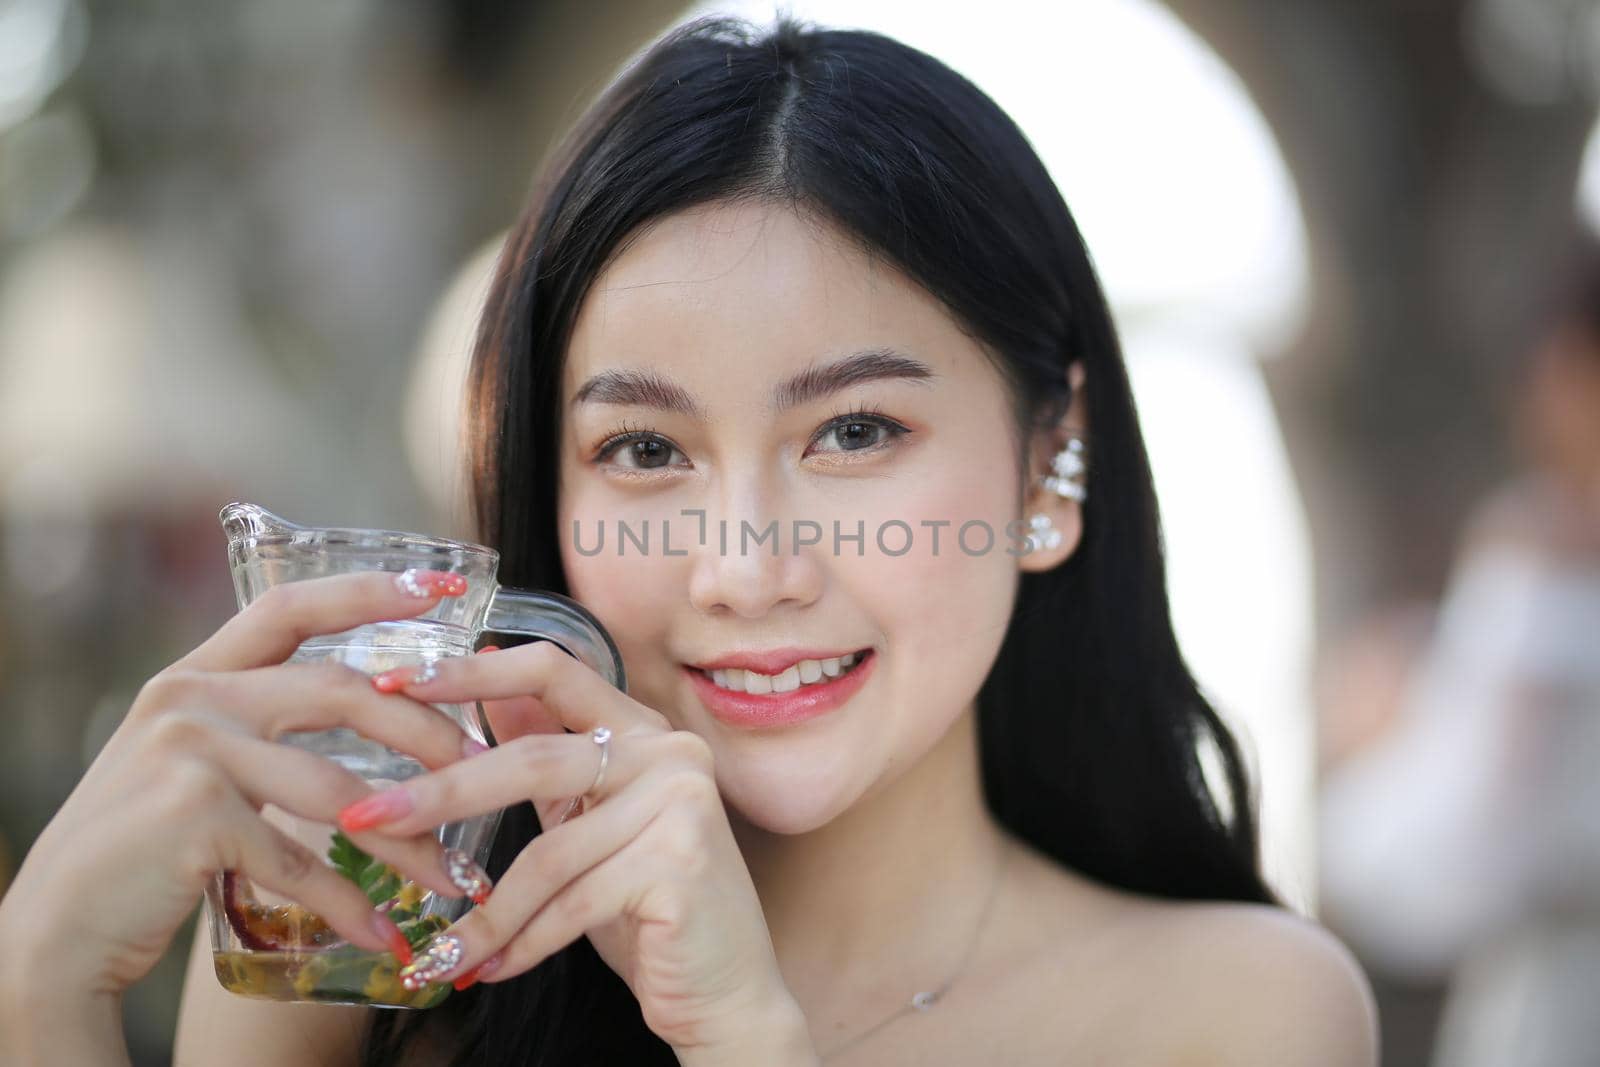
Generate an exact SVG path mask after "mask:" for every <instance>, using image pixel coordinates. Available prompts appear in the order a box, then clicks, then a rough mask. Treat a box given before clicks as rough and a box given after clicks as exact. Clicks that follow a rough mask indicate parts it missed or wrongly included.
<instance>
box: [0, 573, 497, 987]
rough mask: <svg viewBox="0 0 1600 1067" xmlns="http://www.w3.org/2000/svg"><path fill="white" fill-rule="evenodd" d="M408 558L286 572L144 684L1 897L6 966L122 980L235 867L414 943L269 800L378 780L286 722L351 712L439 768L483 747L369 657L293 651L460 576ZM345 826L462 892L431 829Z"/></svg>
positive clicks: (369, 932) (361, 931)
mask: <svg viewBox="0 0 1600 1067" xmlns="http://www.w3.org/2000/svg"><path fill="white" fill-rule="evenodd" d="M410 573H411V574H412V575H413V576H414V578H415V579H416V580H415V581H414V582H411V583H405V582H401V581H399V580H397V577H396V575H394V574H392V573H383V572H367V573H361V574H347V575H336V576H332V577H326V578H317V579H311V580H307V581H301V582H294V583H290V584H286V585H281V586H277V587H275V588H273V589H271V590H269V591H268V592H267V593H265V594H264V595H263V596H261V597H260V598H259V599H258V600H256V601H255V602H253V603H252V604H251V605H250V607H248V608H247V609H245V610H244V611H241V612H240V613H239V614H237V615H235V616H234V617H233V618H232V619H230V620H229V621H228V622H227V623H226V624H225V625H224V626H223V627H222V628H221V629H219V630H218V631H217V632H216V633H215V634H213V635H212V636H211V637H210V638H209V639H208V640H207V641H206V642H205V643H204V644H203V645H201V646H200V647H199V648H197V649H195V651H194V652H192V653H190V654H189V655H188V656H185V657H184V658H183V659H182V660H179V661H178V662H177V663H175V664H173V665H172V666H171V667H168V668H167V669H166V670H163V671H162V672H161V673H160V674H158V675H156V676H155V677H154V678H152V679H151V680H150V681H149V682H148V683H147V684H146V685H145V686H144V687H143V689H142V690H141V691H140V693H139V696H138V698H137V699H136V700H135V701H134V704H133V706H132V708H130V709H129V711H128V714H127V716H126V717H125V718H124V719H123V721H122V724H121V725H120V726H119V727H118V728H117V731H116V732H115V733H114V734H113V735H112V737H111V739H110V740H109V741H108V742H107V743H106V745H105V747H104V749H102V751H101V752H100V754H99V756H98V757H97V758H96V759H95V761H94V763H93V764H92V765H91V766H90V767H89V769H88V771H87V772H86V773H85V774H84V776H83V779H82V780H81V781H80V782H79V783H78V785H77V787H76V788H75V789H74V790H73V791H72V794H71V795H70V796H69V797H68V798H67V801H66V803H65V804H64V805H62V807H61V810H60V811H59V812H57V814H56V816H55V818H54V819H53V820H52V821H51V822H50V824H49V825H48V826H47V827H46V828H45V830H44V832H43V834H41V835H40V837H39V839H38V841H37V842H36V843H35V844H34V846H33V848H32V850H31V851H30V852H29V853H28V855H27V858H26V859H25V861H24V862H23V864H22V867H21V869H20V870H19V871H18V872H17V876H16V879H15V881H14V882H13V883H12V885H11V888H10V890H9V892H8V893H7V894H6V896H5V898H4V900H3V901H0V944H4V945H5V946H6V951H7V955H8V956H9V957H10V959H9V961H8V962H7V976H6V977H7V981H8V982H11V981H13V980H14V981H15V982H16V983H17V984H18V985H20V986H26V987H30V988H34V989H37V990H38V991H39V993H40V995H41V996H44V997H49V998H51V999H52V1001H56V1002H59V998H62V997H74V996H82V997H98V998H102V999H103V998H105V997H106V996H107V995H113V996H115V995H119V994H120V993H121V992H122V991H123V990H125V989H126V988H127V987H128V986H129V985H131V984H132V983H133V982H135V981H138V980H139V979H140V978H142V977H143V976H144V975H145V974H147V973H148V972H149V971H150V969H151V968H152V967H153V966H154V965H155V963H156V961H157V960H158V959H159V958H160V957H161V955H162V953H163V952H164V951H165V950H166V948H167V946H168V944H169V943H170V942H171V940H172V939H173V937H174V936H175V935H176V933H177V931H178V929H179V927H180V926H182V924H183V922H184V920H185V919H186V918H187V917H188V916H189V914H190V912H191V911H192V910H193V908H194V905H195V902H196V900H197V899H198V898H199V897H200V896H201V894H202V893H203V892H204V890H205V888H206V886H207V884H208V883H209V882H210V881H211V879H212V877H213V876H214V875H215V874H216V873H217V872H219V871H223V870H235V871H239V872H240V873H241V874H243V875H244V876H245V877H247V878H249V879H250V880H252V881H253V882H255V883H256V884H259V885H261V886H264V887H266V888H267V889H269V890H271V891H273V892H275V893H278V894H281V895H283V896H285V897H289V898H291V899H293V900H294V901H296V902H298V903H300V904H302V905H304V906H305V907H306V908H308V909H310V910H311V911H313V912H315V913H316V914H317V915H320V916H321V917H323V918H324V919H326V920H327V921H328V924H329V925H330V926H331V927H333V929H334V930H335V931H336V932H337V933H338V934H339V935H341V936H342V937H344V938H346V939H347V940H349V941H350V942H352V943H354V944H356V945H358V946H360V947H363V948H368V949H372V950H376V951H395V952H396V953H397V954H399V955H401V956H409V950H408V949H407V948H406V947H405V938H404V936H403V935H402V934H401V933H400V931H399V929H398V928H397V927H396V926H395V925H394V923H392V922H390V921H389V919H387V918H386V917H384V916H382V915H380V914H379V913H378V912H376V911H375V910H374V909H373V907H372V903H371V901H369V900H368V899H367V896H366V894H365V893H363V892H362V890H361V889H360V888H359V887H358V886H357V885H356V884H355V883H354V882H353V881H351V880H349V879H347V878H345V877H344V876H343V875H341V874H339V873H338V872H336V871H335V870H334V869H333V868H332V867H330V866H328V865H327V864H325V863H324V862H323V861H322V858H321V857H319V856H317V855H316V854H314V853H313V852H312V851H311V850H310V849H308V848H306V847H305V846H303V845H301V844H299V843H297V842H295V841H294V840H293V839H291V838H290V837H288V836H286V835H285V834H284V833H282V832H281V831H280V830H278V829H277V828H276V827H274V826H272V825H270V824H269V823H268V822H266V821H265V820H264V819H263V818H262V816H261V814H260V811H261V807H262V805H263V804H265V803H268V802H270V803H272V804H274V805H276V806H277V807H280V808H282V809H284V810H286V811H288V812H290V813H292V814H294V815H297V816H300V817H302V818H306V819H311V820H314V821H317V822H325V823H328V824H335V823H336V821H337V817H338V813H339V811H340V810H341V809H342V808H344V807H345V806H346V805H348V804H351V803H353V802H355V801H359V800H361V799H363V798H364V797H366V796H369V795H370V794H371V792H372V790H371V789H370V788H369V787H368V786H367V785H366V783H365V782H364V781H363V780H362V779H361V778H360V777H358V776H357V775H355V774H353V773H351V772H349V771H347V770H345V769H344V768H342V767H340V766H339V765H338V764H337V763H335V762H333V761H332V760H329V759H327V758H325V757H322V756H318V755H315V754H313V753H310V752H306V751H303V750H300V749H297V748H294V747H291V746H289V745H284V744H279V743H277V742H276V741H275V739H276V738H277V737H278V736H279V735H280V734H282V733H284V732H285V731H290V730H325V729H333V728H336V727H348V728H350V729H352V730H354V731H355V732H357V733H359V734H362V735H363V736H365V737H368V738H370V739H372V740H375V741H378V742H381V743H382V744H385V745H387V746H389V747H390V748H394V749H397V750H399V751H401V752H406V753H409V754H410V755H412V756H415V757H416V758H417V759H418V760H419V761H420V762H421V763H423V764H424V765H425V766H427V767H428V768H430V769H435V768H439V767H443V766H445V765H447V764H450V763H453V762H455V761H456V760H458V759H461V758H463V756H464V755H466V754H468V753H469V751H471V750H472V749H471V745H469V743H468V742H469V738H468V736H467V734H466V733H465V732H464V731H463V730H462V729H461V727H460V726H459V725H457V724H456V723H455V722H454V721H453V720H452V719H450V718H449V717H448V716H446V715H445V714H443V713H442V712H440V711H439V710H438V709H436V708H433V707H430V706H429V705H427V704H424V703H421V702H420V701H415V700H412V699H410V698H409V697H406V696H404V695H400V694H392V695H385V694H382V693H379V692H377V691H376V690H375V689H374V688H373V687H372V685H371V682H370V680H369V679H368V677H367V676H366V675H365V674H362V673H361V672H359V671H356V670H353V669H351V668H349V667H346V666H343V665H341V664H337V663H327V662H324V663H292V664H291V663H286V662H285V661H286V660H287V659H288V658H289V657H290V656H291V655H293V654H294V652H295V649H296V648H297V647H298V646H299V645H300V643H301V642H303V641H305V640H306V639H308V638H310V637H312V636H315V635H319V634H334V633H339V632H342V631H344V630H348V629H351V628H353V627H356V626H360V625H363V624H366V623H371V622H379V621H386V620H394V619H403V618H408V617H411V616H414V615H418V614H420V613H421V612H423V611H425V610H427V609H428V608H429V607H432V606H433V605H434V604H437V603H438V601H439V598H440V597H441V596H454V595H460V593H462V592H463V591H464V590H465V582H464V580H463V579H461V578H460V577H459V576H454V575H446V574H441V573H438V572H430V571H415V572H410ZM408 585H409V589H408ZM419 593H420V595H419ZM473 744H475V742H474V743H473ZM349 836H350V837H351V839H352V840H353V841H354V842H355V843H356V844H357V845H358V846H360V847H361V848H363V849H364V850H365V851H367V852H368V853H370V854H372V855H373V856H375V857H377V858H378V859H381V860H384V861H385V862H387V863H389V864H390V865H391V866H393V867H394V868H395V869H396V870H398V871H400V872H401V873H403V874H405V875H406V876H407V877H409V878H412V879H414V880H415V881H416V882H417V883H418V884H420V885H422V886H424V887H426V888H428V889H432V890H434V891H435V892H437V893H439V894H441V895H444V896H449V897H460V896H462V895H463V893H462V890H461V889H459V888H457V887H456V886H455V885H454V884H453V883H452V882H451V880H450V878H449V874H448V872H447V870H446V867H445V863H444V860H443V854H442V850H441V846H440V844H439V842H438V841H437V840H436V839H435V838H434V837H433V836H432V835H431V834H421V835H418V836H416V837H412V838H405V839H395V838H386V837H385V836H384V835H382V834H376V833H357V834H350V835H349ZM19 953H20V957H19V955H18V954H19ZM19 958H20V964H21V970H20V972H19V971H18V969H17V965H18V962H19Z"/></svg>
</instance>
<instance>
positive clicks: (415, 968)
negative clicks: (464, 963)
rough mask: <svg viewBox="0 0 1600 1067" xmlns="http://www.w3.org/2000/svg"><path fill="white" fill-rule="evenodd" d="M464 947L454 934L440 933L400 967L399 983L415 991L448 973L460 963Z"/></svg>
mask: <svg viewBox="0 0 1600 1067" xmlns="http://www.w3.org/2000/svg"><path fill="white" fill-rule="evenodd" d="M462 955H464V948H463V946H462V944H461V939H460V938H459V937H457V936H455V935H454V934H440V935H439V936H438V937H436V938H434V939H433V940H432V941H429V942H428V946H427V947H426V948H424V949H423V950H422V952H421V953H419V954H418V955H417V957H416V958H415V959H414V960H412V961H411V962H410V963H408V964H406V965H405V966H404V967H402V968H400V984H401V985H403V986H405V987H406V988H407V989H409V990H411V991H413V992H415V991H416V990H418V989H421V988H422V987H423V986H425V985H427V984H428V983H429V982H433V981H437V980H438V979H440V978H442V977H444V976H445V975H446V974H449V973H450V972H451V971H452V970H454V969H455V968H456V966H457V965H458V964H460V963H461V957H462Z"/></svg>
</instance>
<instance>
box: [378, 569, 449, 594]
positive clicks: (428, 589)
mask: <svg viewBox="0 0 1600 1067" xmlns="http://www.w3.org/2000/svg"><path fill="white" fill-rule="evenodd" d="M394 584H395V588H396V589H399V590H400V591H401V592H402V593H404V594H406V595H407V596H411V597H416V598H417V599H419V600H426V599H428V598H429V597H432V596H436V595H442V596H460V595H461V594H462V593H465V592H466V591H467V580H466V579H465V578H463V577H461V575H459V574H451V573H449V572H448V571H426V570H419V569H417V568H412V569H410V570H407V571H404V572H402V573H400V574H397V575H395V576H394Z"/></svg>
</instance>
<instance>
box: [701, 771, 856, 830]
mask: <svg viewBox="0 0 1600 1067" xmlns="http://www.w3.org/2000/svg"><path fill="white" fill-rule="evenodd" d="M717 777H718V778H719V779H722V778H723V776H722V775H721V774H718V776H717ZM753 779H754V780H753V781H751V782H749V783H727V782H724V784H723V786H722V799H723V802H724V803H725V804H726V805H727V806H728V807H729V808H732V809H733V810H734V811H735V812H737V813H738V814H739V816H740V817H741V818H742V819H744V821H745V822H747V823H749V824H750V825H751V826H753V827H755V828H757V829H759V830H764V831H766V832H767V833H769V834H783V835H786V836H793V835H796V834H807V833H810V832H811V831H813V830H819V829H821V828H822V827H824V826H826V825H828V824H829V823H830V822H832V821H833V820H834V819H836V818H838V817H839V815H840V814H841V813H843V812H844V811H846V810H847V809H848V808H849V807H850V805H851V803H853V802H854V799H855V798H854V797H853V796H844V795H841V794H840V793H837V792H835V791H834V790H830V789H826V788H822V787H820V783H819V784H818V785H813V786H810V787H808V786H805V785H802V784H799V783H791V784H790V785H789V786H787V787H786V786H785V785H784V784H783V783H782V781H781V780H779V779H777V778H775V777H774V776H763V775H756V776H753ZM835 788H836V789H837V788H841V786H840V785H838V784H836V785H835Z"/></svg>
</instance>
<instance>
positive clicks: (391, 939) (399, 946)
mask: <svg viewBox="0 0 1600 1067" xmlns="http://www.w3.org/2000/svg"><path fill="white" fill-rule="evenodd" d="M372 928H373V929H374V930H376V931H377V933H378V936H379V937H381V938H383V939H384V940H385V941H387V942H388V943H389V951H390V952H392V953H393V954H394V958H395V959H397V960H399V961H400V965H401V966H402V967H404V966H405V965H406V964H408V963H410V962H411V942H409V941H407V940H406V935H405V934H403V933H401V932H400V927H398V926H396V925H395V924H394V920H393V919H391V918H389V917H388V916H387V915H384V914H383V913H382V912H374V913H373V915H372Z"/></svg>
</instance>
